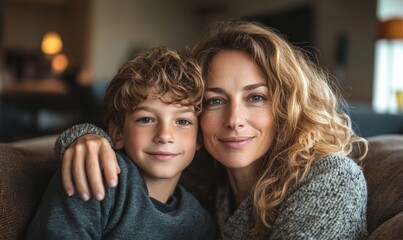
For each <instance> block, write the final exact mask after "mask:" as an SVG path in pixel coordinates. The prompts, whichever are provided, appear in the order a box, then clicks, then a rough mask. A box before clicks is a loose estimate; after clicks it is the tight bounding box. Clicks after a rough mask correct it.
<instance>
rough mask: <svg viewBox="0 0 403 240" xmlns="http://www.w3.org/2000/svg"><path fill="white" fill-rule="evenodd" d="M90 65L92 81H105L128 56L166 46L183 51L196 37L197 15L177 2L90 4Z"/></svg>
mask: <svg viewBox="0 0 403 240" xmlns="http://www.w3.org/2000/svg"><path fill="white" fill-rule="evenodd" d="M92 4H93V8H92V15H93V17H92V26H93V28H92V31H93V32H92V39H91V43H92V44H91V46H92V49H91V57H90V59H91V63H92V66H91V68H92V71H93V74H94V78H95V80H96V81H106V80H109V79H111V77H112V76H113V75H114V74H115V73H116V70H117V68H118V67H119V66H120V65H121V64H122V63H123V62H124V61H125V60H127V59H128V58H129V57H130V56H129V55H130V53H131V52H135V51H136V50H142V49H144V48H149V47H153V46H157V45H160V44H164V45H167V46H168V47H170V48H173V49H177V50H180V49H183V48H184V47H185V45H186V44H188V43H189V42H191V41H193V40H194V39H195V36H197V33H198V29H197V28H196V27H195V26H196V25H197V24H196V23H197V21H198V20H197V15H194V14H193V12H191V11H189V10H188V7H187V4H186V3H185V2H183V3H182V2H179V1H175V0H174V1H165V0H154V1H139V0H136V1H133V0H116V1H108V0H99V1H95V0H94V1H92Z"/></svg>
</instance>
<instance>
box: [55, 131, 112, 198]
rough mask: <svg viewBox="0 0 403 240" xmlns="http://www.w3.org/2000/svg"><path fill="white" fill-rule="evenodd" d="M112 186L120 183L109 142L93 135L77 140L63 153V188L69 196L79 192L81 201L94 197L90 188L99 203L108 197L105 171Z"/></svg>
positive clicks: (107, 180) (109, 184)
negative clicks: (103, 177)
mask: <svg viewBox="0 0 403 240" xmlns="http://www.w3.org/2000/svg"><path fill="white" fill-rule="evenodd" d="M100 164H101V166H102V169H103V171H104V174H105V179H106V182H107V183H108V186H109V187H115V186H116V185H117V183H118V176H117V174H119V173H120V168H119V166H118V164H117V160H116V154H115V152H114V151H113V149H112V147H111V145H110V144H109V142H108V141H107V140H106V139H104V138H102V137H100V136H98V135H94V134H88V135H84V136H81V137H79V138H77V139H76V140H75V141H74V142H73V143H72V144H71V145H70V146H69V147H68V148H67V149H66V151H65V152H64V154H63V162H62V179H63V186H64V189H65V190H66V192H67V195H69V196H72V195H74V193H75V190H77V191H78V193H79V194H80V197H81V199H82V200H84V201H87V200H89V199H90V198H91V194H90V191H89V187H90V188H91V190H92V194H93V197H95V199H96V200H99V201H100V200H102V199H104V196H105V189H104V184H103V181H102V170H101V166H100Z"/></svg>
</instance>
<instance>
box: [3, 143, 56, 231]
mask: <svg viewBox="0 0 403 240" xmlns="http://www.w3.org/2000/svg"><path fill="white" fill-rule="evenodd" d="M50 149H51V148H50ZM57 165H58V161H57V160H56V158H55V157H54V156H53V155H49V154H48V153H43V152H40V151H30V150H28V149H26V148H25V149H23V148H19V147H15V146H12V145H10V144H0V176H1V177H0V216H1V217H0V232H1V235H2V236H1V237H2V238H4V239H22V238H23V237H24V233H25V230H26V228H27V226H28V224H29V221H30V220H31V218H32V217H33V215H34V214H35V211H36V208H37V206H38V204H39V201H40V199H41V196H42V194H43V192H44V190H45V188H46V186H47V184H48V182H49V180H50V178H51V176H52V175H53V173H54V171H55V169H56V167H57Z"/></svg>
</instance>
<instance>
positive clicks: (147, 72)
mask: <svg viewBox="0 0 403 240" xmlns="http://www.w3.org/2000/svg"><path fill="white" fill-rule="evenodd" d="M150 89H153V91H155V92H153V93H155V94H156V95H157V96H158V97H160V99H161V97H163V96H165V95H168V96H169V99H171V101H170V102H168V103H169V104H171V103H179V104H181V105H186V106H192V105H193V106H194V109H195V112H196V113H197V114H199V113H200V112H201V110H202V100H203V93H204V83H203V80H202V77H201V70H200V68H199V66H198V65H197V64H196V62H195V61H194V60H193V59H192V58H190V57H188V56H186V55H185V54H181V53H178V52H175V51H172V50H169V49H168V48H167V47H165V46H160V47H155V48H152V49H149V50H148V51H145V52H143V53H140V54H137V55H136V56H135V57H134V58H133V59H131V60H129V61H128V62H127V63H125V64H123V66H122V67H121V68H120V69H119V70H118V72H117V73H116V75H115V77H114V78H113V79H112V81H111V82H110V83H109V85H108V87H107V89H106V93H105V97H104V110H105V122H106V124H107V125H108V124H109V123H114V124H116V125H117V126H118V127H120V128H122V127H123V124H124V119H125V114H126V113H130V112H133V111H134V110H135V109H136V107H137V106H138V105H139V104H140V103H141V102H143V101H145V100H146V99H147V97H148V94H147V93H148V90H150ZM161 100H163V101H166V98H163V99H161Z"/></svg>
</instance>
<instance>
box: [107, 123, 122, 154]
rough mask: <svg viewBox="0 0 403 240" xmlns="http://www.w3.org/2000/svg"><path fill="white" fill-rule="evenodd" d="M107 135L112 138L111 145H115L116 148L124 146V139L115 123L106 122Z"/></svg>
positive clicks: (120, 148) (119, 148)
mask: <svg viewBox="0 0 403 240" xmlns="http://www.w3.org/2000/svg"><path fill="white" fill-rule="evenodd" d="M108 132H109V136H110V137H111V138H112V142H113V145H115V149H116V150H122V149H123V148H124V147H125V141H124V138H123V133H122V131H121V129H120V127H118V126H117V125H116V124H114V123H109V124H108Z"/></svg>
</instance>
